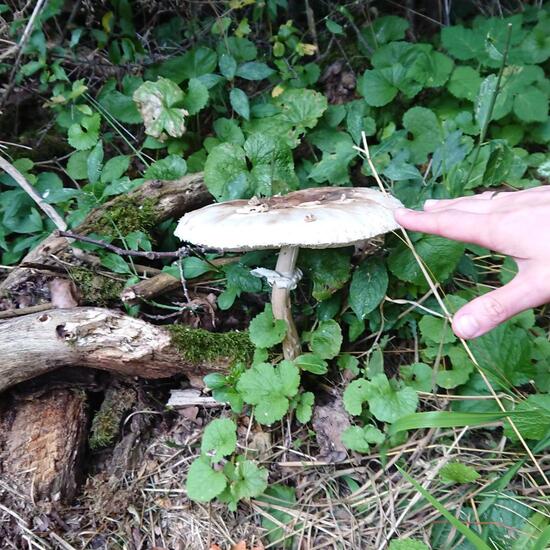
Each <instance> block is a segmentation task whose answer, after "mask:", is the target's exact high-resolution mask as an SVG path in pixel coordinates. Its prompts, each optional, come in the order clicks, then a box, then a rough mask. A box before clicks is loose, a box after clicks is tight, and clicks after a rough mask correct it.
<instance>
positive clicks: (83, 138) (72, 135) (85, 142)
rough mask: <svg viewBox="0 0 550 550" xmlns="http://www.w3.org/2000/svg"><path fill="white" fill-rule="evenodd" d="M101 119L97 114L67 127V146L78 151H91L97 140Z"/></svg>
mask: <svg viewBox="0 0 550 550" xmlns="http://www.w3.org/2000/svg"><path fill="white" fill-rule="evenodd" d="M100 125H101V117H100V116H99V114H98V113H94V114H93V115H91V116H87V117H84V118H82V119H81V121H80V122H75V123H74V124H72V125H71V126H70V127H69V131H68V140H69V145H70V146H71V147H74V148H75V149H77V150H79V151H83V150H85V149H91V148H92V147H93V146H94V145H95V144H96V143H97V140H98V139H99V127H100Z"/></svg>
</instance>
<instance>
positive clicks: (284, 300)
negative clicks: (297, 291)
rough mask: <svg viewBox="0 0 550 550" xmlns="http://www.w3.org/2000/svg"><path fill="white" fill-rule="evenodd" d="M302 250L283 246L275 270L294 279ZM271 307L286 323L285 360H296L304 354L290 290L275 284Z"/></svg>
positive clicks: (277, 317) (276, 317)
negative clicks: (292, 308)
mask: <svg viewBox="0 0 550 550" xmlns="http://www.w3.org/2000/svg"><path fill="white" fill-rule="evenodd" d="M299 251H300V249H299V248H298V247H297V246H283V247H282V248H281V250H280V252H279V257H278V258H277V266H276V267H275V270H276V271H277V272H279V273H280V274H281V275H283V276H285V277H292V275H293V274H294V269H295V268H296V260H297V259H298V253H299ZM271 306H272V308H273V316H274V317H275V319H282V320H284V321H286V324H287V331H286V336H285V339H284V340H283V355H284V358H285V359H289V360H290V361H292V359H295V358H296V357H298V355H300V354H301V353H302V348H301V346H300V337H299V336H298V331H297V330H296V325H295V324H294V319H293V318H292V310H291V308H290V289H289V288H282V287H279V286H277V283H274V284H273V290H272V291H271Z"/></svg>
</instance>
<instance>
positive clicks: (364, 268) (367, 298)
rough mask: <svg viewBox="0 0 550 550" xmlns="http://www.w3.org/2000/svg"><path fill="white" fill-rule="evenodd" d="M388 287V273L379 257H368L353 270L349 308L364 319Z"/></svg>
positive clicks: (376, 305) (382, 297) (377, 303)
mask: <svg viewBox="0 0 550 550" xmlns="http://www.w3.org/2000/svg"><path fill="white" fill-rule="evenodd" d="M387 289H388V273H387V271H386V267H385V265H384V263H383V262H382V261H381V260H380V259H379V258H368V259H366V260H364V261H363V263H362V264H361V265H360V266H359V267H358V268H357V269H356V270H355V272H354V274H353V277H352V279H351V285H350V289H349V302H350V306H351V309H352V310H353V312H354V313H355V315H357V318H358V319H364V318H365V317H366V316H367V315H368V314H369V313H370V312H371V311H373V310H374V309H375V308H376V307H378V305H379V304H380V302H381V301H382V300H383V299H384V296H385V295H386V291H387Z"/></svg>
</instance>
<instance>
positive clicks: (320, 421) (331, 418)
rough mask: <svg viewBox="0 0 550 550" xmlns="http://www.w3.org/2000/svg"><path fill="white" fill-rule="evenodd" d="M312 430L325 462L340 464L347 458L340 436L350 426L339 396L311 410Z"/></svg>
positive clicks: (321, 458)
mask: <svg viewBox="0 0 550 550" xmlns="http://www.w3.org/2000/svg"><path fill="white" fill-rule="evenodd" d="M312 424H313V429H314V430H315V432H316V436H317V443H318V444H319V451H320V454H319V456H318V457H317V458H318V459H319V460H321V461H325V462H341V461H342V460H345V459H346V458H347V456H348V453H347V450H346V448H345V447H344V445H343V443H342V441H341V439H340V435H341V434H342V432H343V431H344V430H346V429H347V428H349V427H350V426H351V424H350V421H349V416H348V413H347V412H346V411H345V409H344V403H343V401H342V398H341V397H340V396H337V397H331V400H330V401H329V402H328V403H326V404H325V405H317V406H316V407H315V408H314V409H313V420H312Z"/></svg>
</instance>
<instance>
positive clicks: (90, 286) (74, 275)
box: [69, 267, 124, 306]
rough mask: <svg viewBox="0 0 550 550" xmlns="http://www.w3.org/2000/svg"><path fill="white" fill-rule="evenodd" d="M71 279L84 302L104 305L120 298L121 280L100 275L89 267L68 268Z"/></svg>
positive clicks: (122, 286)
mask: <svg viewBox="0 0 550 550" xmlns="http://www.w3.org/2000/svg"><path fill="white" fill-rule="evenodd" d="M69 274H70V276H71V279H72V280H73V281H74V282H75V284H76V286H77V287H78V289H79V290H80V292H81V293H82V297H83V300H84V303H85V304H93V305H98V306H106V305H107V304H108V303H110V302H113V301H115V300H119V299H120V293H121V292H122V289H123V288H124V285H123V283H122V281H117V280H115V279H111V278H110V277H106V276H105V275H100V274H99V273H95V272H94V271H90V270H89V269H85V268H82V267H73V268H71V269H70V270H69Z"/></svg>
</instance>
